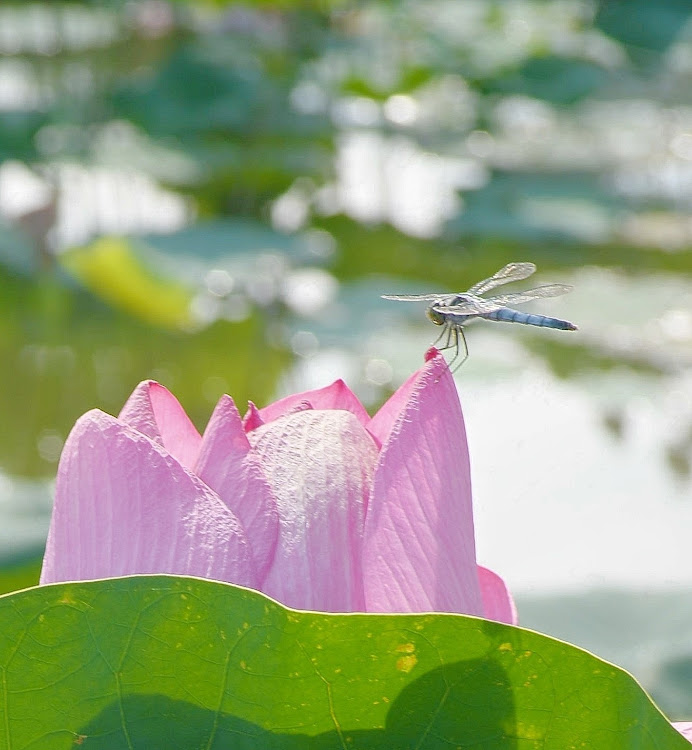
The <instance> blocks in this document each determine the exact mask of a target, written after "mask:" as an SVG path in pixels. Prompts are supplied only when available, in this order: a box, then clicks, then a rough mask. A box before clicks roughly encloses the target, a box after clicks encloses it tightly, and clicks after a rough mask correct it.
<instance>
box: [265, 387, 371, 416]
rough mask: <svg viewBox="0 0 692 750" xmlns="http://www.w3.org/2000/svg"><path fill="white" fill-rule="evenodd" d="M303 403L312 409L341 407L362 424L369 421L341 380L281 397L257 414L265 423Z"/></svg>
mask: <svg viewBox="0 0 692 750" xmlns="http://www.w3.org/2000/svg"><path fill="white" fill-rule="evenodd" d="M303 403H307V404H309V405H310V406H311V407H312V408H313V409H343V410H344V411H350V412H351V414H354V415H355V416H356V418H357V419H358V421H359V422H360V423H361V424H362V425H367V424H368V422H369V421H370V416H369V414H368V412H367V411H366V410H365V407H364V406H363V404H361V403H360V401H359V400H358V397H357V396H356V395H355V394H354V393H353V391H352V390H351V389H350V388H349V387H348V386H347V385H346V383H344V381H343V380H336V381H335V382H333V383H332V384H331V385H328V386H326V387H325V388H319V389H318V390H315V391H305V393H296V394H295V395H293V396H286V398H282V399H280V400H279V401H275V402H274V403H273V404H269V406H265V407H264V409H260V410H259V416H260V417H261V419H262V421H263V422H264V423H265V424H266V423H267V422H272V421H273V420H275V419H278V418H279V417H283V416H286V415H287V414H291V413H292V412H293V411H294V410H295V407H296V406H300V405H301V404H303Z"/></svg>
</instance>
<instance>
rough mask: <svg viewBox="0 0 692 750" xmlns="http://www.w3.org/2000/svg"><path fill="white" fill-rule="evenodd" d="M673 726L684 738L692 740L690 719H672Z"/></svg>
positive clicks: (691, 722)
mask: <svg viewBox="0 0 692 750" xmlns="http://www.w3.org/2000/svg"><path fill="white" fill-rule="evenodd" d="M673 726H674V727H675V728H676V729H677V730H678V732H680V734H681V735H682V736H683V737H684V738H685V739H686V740H689V741H690V742H692V721H674V722H673Z"/></svg>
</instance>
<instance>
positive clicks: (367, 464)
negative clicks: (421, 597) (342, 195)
mask: <svg viewBox="0 0 692 750" xmlns="http://www.w3.org/2000/svg"><path fill="white" fill-rule="evenodd" d="M248 438H249V440H250V443H251V444H252V446H253V450H254V452H255V453H256V455H257V456H258V457H259V458H260V461H261V464H262V468H263V470H264V474H265V476H266V477H267V478H268V480H269V483H270V485H271V488H272V490H273V492H274V496H275V497H276V503H277V508H278V511H279V517H280V532H279V543H278V547H277V550H276V557H275V559H274V562H273V564H272V567H271V568H270V570H269V574H268V575H267V578H266V580H265V582H264V584H263V585H262V587H261V588H262V591H264V592H265V593H266V594H268V595H269V596H272V597H274V598H275V599H278V600H279V601H280V602H283V603H284V604H286V605H288V606H289V607H295V608H297V609H314V610H320V611H322V612H351V611H355V610H357V611H362V610H363V609H364V602H363V588H362V586H363V584H362V569H361V544H362V534H363V519H364V516H365V503H366V501H367V495H368V491H369V488H370V483H371V480H372V472H373V467H374V465H375V461H376V460H377V447H376V445H375V444H374V442H373V440H372V438H371V437H370V436H369V435H368V433H367V432H366V431H365V430H364V429H363V427H362V426H361V425H360V423H359V422H358V420H357V419H356V418H355V417H354V415H353V414H351V413H349V412H348V411H342V410H330V411H322V410H319V411H315V410H309V411H300V412H297V413H295V414H291V415H289V416H287V417H283V418H280V419H276V420H274V421H272V422H270V423H268V424H266V425H264V426H262V427H259V428H258V429H256V430H254V431H253V432H250V433H249V434H248Z"/></svg>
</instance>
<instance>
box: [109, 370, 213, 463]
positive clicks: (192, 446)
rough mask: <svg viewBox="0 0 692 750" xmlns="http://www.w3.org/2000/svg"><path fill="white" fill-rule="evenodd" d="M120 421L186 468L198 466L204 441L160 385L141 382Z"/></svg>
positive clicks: (181, 409)
mask: <svg viewBox="0 0 692 750" xmlns="http://www.w3.org/2000/svg"><path fill="white" fill-rule="evenodd" d="M118 419H119V420H120V421H121V422H124V423H125V424H128V425H130V427H133V428H134V429H135V430H137V431H139V432H141V433H142V434H144V435H147V436H148V437H150V438H151V439H152V440H155V441H156V442H157V443H159V445H162V446H163V447H164V448H165V449H166V451H168V453H170V454H171V455H172V456H174V457H175V458H176V459H177V460H178V461H179V462H180V463H181V464H182V465H183V466H186V467H188V468H191V467H193V466H194V465H195V460H196V458H197V452H198V450H199V444H200V442H201V440H202V438H201V437H200V434H199V432H197V429H196V427H195V426H194V425H193V424H192V422H191V421H190V418H189V417H188V416H187V414H186V413H185V410H184V409H183V407H182V406H181V405H180V403H179V402H178V399H177V398H176V397H175V396H174V395H173V394H172V393H171V392H170V391H169V390H168V389H167V388H164V386H162V385H161V384H160V383H157V382H156V381H154V380H145V381H144V382H142V383H140V384H139V385H138V386H137V387H136V388H135V390H134V391H133V392H132V395H131V396H130V398H128V399H127V402H126V403H125V406H123V408H122V410H121V412H120V414H119V415H118Z"/></svg>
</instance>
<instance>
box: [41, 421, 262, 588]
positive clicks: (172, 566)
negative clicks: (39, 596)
mask: <svg viewBox="0 0 692 750" xmlns="http://www.w3.org/2000/svg"><path fill="white" fill-rule="evenodd" d="M143 573H173V574H178V575H192V576H202V577H204V578H213V579H216V580H221V581H228V582H231V583H238V584H242V585H246V586H256V583H257V582H256V580H255V579H253V577H252V574H251V563H250V555H249V552H248V546H247V541H246V539H245V536H244V534H243V531H242V528H241V526H240V524H239V523H238V520H237V519H236V518H235V516H234V515H233V514H232V513H231V512H230V511H229V510H228V508H227V507H226V506H225V505H224V504H223V503H222V502H221V500H220V499H219V498H218V497H217V495H216V494H215V493H214V492H212V490H210V489H209V488H208V487H207V486H206V485H205V484H204V483H203V482H202V481H201V480H199V479H198V478H197V477H195V476H194V475H192V474H190V473H189V472H188V471H186V470H185V469H184V468H183V467H182V466H181V465H180V464H179V463H178V462H177V461H176V460H175V459H174V458H172V457H171V456H170V455H169V454H168V453H166V451H165V450H164V449H163V448H162V447H161V446H160V445H159V444H158V443H156V442H155V441H153V440H152V439H150V438H148V437H146V436H145V435H143V434H142V433H140V432H137V431H136V430H133V429H132V428H131V427H129V426H128V425H125V424H123V423H122V422H120V421H118V420H117V419H115V418H114V417H111V416H110V415H109V414H104V413H103V412H101V411H98V410H93V411H90V412H88V413H87V414H85V415H84V416H83V417H81V418H80V419H79V420H78V421H77V424H76V425H75V426H74V428H73V430H72V432H71V433H70V435H69V437H68V439H67V442H66V444H65V448H64V450H63V454H62V457H61V459H60V465H59V467H58V478H57V484H56V490H55V505H54V507H53V517H52V520H51V527H50V531H49V534H48V543H47V547H46V554H45V557H44V562H43V571H42V573H41V583H51V582H55V581H73V580H88V579H93V578H111V577H114V576H123V575H135V574H143Z"/></svg>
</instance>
